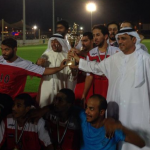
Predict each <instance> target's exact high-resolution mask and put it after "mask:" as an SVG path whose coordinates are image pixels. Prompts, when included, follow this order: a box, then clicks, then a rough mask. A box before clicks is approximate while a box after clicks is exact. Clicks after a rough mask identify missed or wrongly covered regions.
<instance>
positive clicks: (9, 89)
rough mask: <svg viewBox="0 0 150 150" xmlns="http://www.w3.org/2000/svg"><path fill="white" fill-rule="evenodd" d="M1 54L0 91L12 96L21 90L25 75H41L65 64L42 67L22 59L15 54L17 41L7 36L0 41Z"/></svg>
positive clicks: (60, 68)
mask: <svg viewBox="0 0 150 150" xmlns="http://www.w3.org/2000/svg"><path fill="white" fill-rule="evenodd" d="M1 50H2V56H0V93H5V94H8V95H10V96H11V97H12V98H14V97H15V96H16V95H18V94H20V93H22V92H23V90H24V87H25V83H26V79H27V76H28V75H30V76H37V77H42V75H51V74H54V73H56V72H59V71H60V70H62V69H63V68H64V67H65V66H66V65H64V62H65V61H63V62H62V63H61V65H60V67H55V68H43V67H40V66H38V65H35V64H33V63H32V62H31V61H28V60H24V59H22V58H20V57H19V56H17V55H16V52H17V41H16V40H15V39H12V38H8V39H5V40H3V41H2V43H1Z"/></svg>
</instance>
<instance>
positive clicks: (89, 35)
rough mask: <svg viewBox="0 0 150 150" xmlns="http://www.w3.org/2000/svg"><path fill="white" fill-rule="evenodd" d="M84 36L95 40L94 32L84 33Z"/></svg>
mask: <svg viewBox="0 0 150 150" xmlns="http://www.w3.org/2000/svg"><path fill="white" fill-rule="evenodd" d="M83 36H87V37H88V38H89V39H90V40H93V34H92V32H84V33H83Z"/></svg>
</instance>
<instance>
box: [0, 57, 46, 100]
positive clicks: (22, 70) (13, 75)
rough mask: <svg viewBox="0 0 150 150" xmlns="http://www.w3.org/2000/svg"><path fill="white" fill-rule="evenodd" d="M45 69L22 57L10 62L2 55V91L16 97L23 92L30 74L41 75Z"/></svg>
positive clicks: (0, 73)
mask: <svg viewBox="0 0 150 150" xmlns="http://www.w3.org/2000/svg"><path fill="white" fill-rule="evenodd" d="M44 71H45V68H43V67H40V66H37V65H36V64H33V63H32V62H31V61H28V60H24V59H22V58H20V57H18V58H17V59H16V60H15V61H14V62H12V63H8V62H7V61H6V60H5V59H4V58H3V57H2V56H0V93H5V94H8V95H10V96H12V98H14V97H15V96H16V95H18V94H20V93H22V92H23V90H24V87H25V83H26V79H27V76H28V75H30V76H37V77H41V76H42V74H43V73H44Z"/></svg>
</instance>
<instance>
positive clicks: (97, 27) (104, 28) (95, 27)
mask: <svg viewBox="0 0 150 150" xmlns="http://www.w3.org/2000/svg"><path fill="white" fill-rule="evenodd" d="M94 29H99V30H101V32H102V33H103V35H106V34H109V32H108V29H107V27H105V26H104V25H101V24H98V25H94V26H93V28H92V31H93V30H94Z"/></svg>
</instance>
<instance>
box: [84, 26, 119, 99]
mask: <svg viewBox="0 0 150 150" xmlns="http://www.w3.org/2000/svg"><path fill="white" fill-rule="evenodd" d="M92 32H93V42H94V43H95V45H96V46H97V47H95V48H93V49H92V50H90V51H89V54H88V56H87V59H88V60H90V61H96V62H101V61H102V60H104V59H106V58H107V57H109V56H110V55H113V54H115V53H116V52H118V51H120V50H119V49H118V48H117V47H114V46H110V45H108V44H107V38H108V30H107V28H106V27H105V26H103V25H95V26H94V27H93V29H92ZM91 86H93V93H92V94H91V95H93V94H100V95H102V96H103V97H105V98H106V95H107V88H108V80H107V78H106V76H105V75H100V76H99V75H94V74H92V73H91V74H90V75H88V76H87V77H86V81H85V87H84V91H83V95H82V99H84V100H85V99H86V97H87V94H88V92H89V89H90V87H91Z"/></svg>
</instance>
